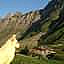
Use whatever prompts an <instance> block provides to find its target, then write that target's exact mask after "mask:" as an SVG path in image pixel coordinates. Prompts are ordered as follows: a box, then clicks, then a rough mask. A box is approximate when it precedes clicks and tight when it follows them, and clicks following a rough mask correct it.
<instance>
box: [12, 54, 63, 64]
mask: <svg viewBox="0 0 64 64" xmlns="http://www.w3.org/2000/svg"><path fill="white" fill-rule="evenodd" d="M12 64H64V61H63V60H54V59H49V60H46V59H44V58H42V59H38V58H35V57H30V56H19V55H17V56H16V57H15V59H14V60H13V62H12Z"/></svg>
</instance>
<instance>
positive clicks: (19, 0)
mask: <svg viewBox="0 0 64 64" xmlns="http://www.w3.org/2000/svg"><path fill="white" fill-rule="evenodd" d="M47 4H48V0H0V16H3V15H5V14H7V13H9V12H16V11H19V12H22V13H26V12H29V11H32V10H38V9H40V8H44V7H45V6H46V5H47Z"/></svg>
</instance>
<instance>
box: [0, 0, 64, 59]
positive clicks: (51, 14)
mask: <svg viewBox="0 0 64 64" xmlns="http://www.w3.org/2000/svg"><path fill="white" fill-rule="evenodd" d="M13 33H16V34H17V40H18V41H19V42H20V44H21V46H22V47H23V48H25V47H28V48H29V49H30V48H34V47H38V46H41V45H42V46H44V47H49V48H53V49H55V51H56V52H57V56H59V57H60V58H61V59H64V58H63V57H64V0H52V1H51V2H49V3H48V5H47V6H46V7H45V8H44V9H40V10H36V11H30V12H28V13H25V14H22V13H21V12H16V13H9V14H7V15H6V16H5V17H4V18H2V19H1V20H0V42H1V43H0V45H2V44H4V41H5V40H7V39H8V37H7V36H8V35H11V34H13ZM43 33H44V34H43ZM3 38H4V39H3ZM28 44H29V45H28Z"/></svg>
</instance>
